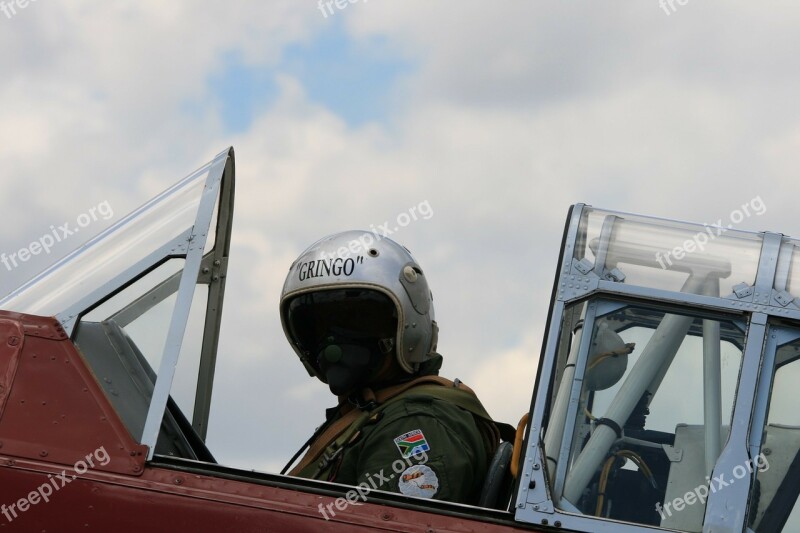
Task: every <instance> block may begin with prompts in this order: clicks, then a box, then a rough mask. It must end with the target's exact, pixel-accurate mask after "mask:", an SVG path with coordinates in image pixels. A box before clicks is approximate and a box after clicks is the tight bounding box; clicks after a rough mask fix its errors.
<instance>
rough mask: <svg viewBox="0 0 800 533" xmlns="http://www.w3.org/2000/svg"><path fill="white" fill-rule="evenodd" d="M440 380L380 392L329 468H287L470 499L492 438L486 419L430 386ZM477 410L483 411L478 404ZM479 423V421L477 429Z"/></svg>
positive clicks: (336, 414) (432, 371)
mask: <svg viewBox="0 0 800 533" xmlns="http://www.w3.org/2000/svg"><path fill="white" fill-rule="evenodd" d="M441 364H442V357H441V356H439V355H437V356H436V357H434V358H433V359H431V360H429V361H427V362H426V363H425V364H424V365H423V368H422V369H421V371H420V375H422V376H425V375H431V376H435V375H437V374H438V371H439V368H440V366H441ZM445 388H446V387H441V386H433V389H434V390H433V391H431V386H430V385H428V387H427V391H428V392H427V393H426V392H425V387H422V388H420V389H418V388H417V387H412V388H410V389H409V390H407V391H406V392H405V393H404V394H400V395H398V396H397V397H396V398H395V399H394V400H391V399H390V400H387V401H386V402H384V404H385V407H383V408H381V409H379V410H377V411H374V410H373V411H370V412H375V413H377V414H376V415H375V416H371V417H370V418H369V419H368V420H367V421H366V423H363V425H361V426H360V428H359V429H358V431H356V432H355V434H354V436H353V438H351V439H349V440H348V443H347V444H346V445H345V446H344V447H343V449H341V450H340V451H341V453H340V454H337V457H336V459H335V460H332V461H331V466H330V468H328V467H325V468H324V469H319V468H315V464H316V461H315V462H314V463H313V464H310V465H309V466H307V467H302V465H299V466H298V467H296V470H294V471H293V472H292V473H291V475H298V476H301V477H316V478H317V479H325V480H329V481H334V482H336V483H342V484H347V485H360V486H361V487H368V488H369V490H383V491H390V492H400V493H403V494H406V495H409V496H417V497H424V498H434V499H437V500H446V501H451V502H457V503H468V504H474V503H476V502H477V499H478V497H479V495H480V491H481V488H482V486H483V481H484V478H485V476H486V470H487V468H488V463H489V460H490V454H491V453H493V451H494V448H495V446H496V444H497V442H492V443H491V444H490V443H489V442H487V439H488V440H490V441H495V440H496V438H493V437H491V436H487V435H486V431H485V422H481V421H479V420H477V419H476V416H475V415H473V414H472V412H470V411H467V410H466V409H464V408H462V407H459V406H457V405H455V404H454V403H453V402H451V401H448V400H447V399H443V398H438V397H436V396H437V394H436V393H437V392H438V391H437V390H436V389H445ZM376 392H378V391H376ZM458 392H461V391H458ZM472 397H473V398H474V395H472ZM474 400H475V402H476V403H477V404H478V405H479V406H480V402H479V401H477V398H474ZM478 410H480V411H482V412H483V413H484V414H485V411H483V408H482V406H480V407H479V409H478ZM329 415H332V416H330V418H329V422H328V425H330V424H331V423H333V422H335V421H336V420H337V419H340V418H342V414H341V411H340V409H339V408H334V409H331V410H329ZM483 418H484V420H485V419H486V418H488V415H485V416H484V417H483ZM479 424H484V433H483V434H482V432H481V429H480V428H479ZM495 431H496V430H495ZM318 440H319V439H318ZM315 442H316V441H315ZM313 446H314V444H312V447H313ZM309 453H310V452H309Z"/></svg>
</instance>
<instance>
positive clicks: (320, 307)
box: [284, 289, 397, 367]
mask: <svg viewBox="0 0 800 533" xmlns="http://www.w3.org/2000/svg"><path fill="white" fill-rule="evenodd" d="M284 316H285V319H286V325H287V330H288V332H289V335H290V336H291V338H292V340H293V341H294V343H295V344H296V345H297V347H298V348H299V350H300V351H301V352H302V353H304V354H305V355H306V359H307V361H308V362H309V363H310V364H312V365H313V366H314V367H317V366H318V365H317V363H316V358H317V354H318V353H319V352H320V351H321V350H322V349H324V348H325V347H326V346H328V345H330V344H340V343H347V342H355V343H358V344H372V343H373V342H374V343H375V345H376V346H377V345H378V343H379V342H381V341H382V340H384V339H394V338H395V335H396V333H397V308H396V306H395V304H394V302H393V301H392V300H391V299H390V298H389V297H388V296H387V295H386V294H384V293H382V292H379V291H376V290H372V289H333V290H324V291H317V292H310V293H305V294H300V295H298V296H295V297H293V298H291V299H290V300H289V301H287V302H286V303H285V304H284Z"/></svg>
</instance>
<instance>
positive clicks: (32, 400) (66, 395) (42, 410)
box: [0, 311, 147, 475]
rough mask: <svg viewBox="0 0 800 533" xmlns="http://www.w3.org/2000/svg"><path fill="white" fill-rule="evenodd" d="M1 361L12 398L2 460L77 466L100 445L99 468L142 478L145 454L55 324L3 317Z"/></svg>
mask: <svg viewBox="0 0 800 533" xmlns="http://www.w3.org/2000/svg"><path fill="white" fill-rule="evenodd" d="M20 331H22V334H21V335H20ZM0 361H1V362H2V363H0V365H2V366H3V367H5V372H2V369H0V372H2V376H0V380H2V381H3V382H2V383H0V386H2V392H3V394H7V396H6V397H5V398H4V404H3V406H2V411H0V443H2V445H1V446H0V456H2V457H8V458H14V459H22V458H24V459H35V460H43V461H47V462H48V463H56V464H61V465H69V466H72V465H74V464H75V463H76V462H77V461H80V460H83V459H85V458H86V455H87V454H91V453H92V452H94V451H95V450H97V449H99V448H101V447H102V448H103V449H104V450H105V452H106V453H107V454H108V456H109V460H108V462H107V464H105V465H101V464H99V462H98V464H96V465H95V467H94V468H95V469H96V470H99V471H105V472H117V473H124V474H134V475H138V474H141V472H142V470H143V467H144V460H145V456H146V453H147V448H146V447H145V446H141V445H139V444H138V443H137V442H136V441H134V440H133V438H132V437H131V436H130V434H129V433H128V431H127V429H126V428H125V426H124V425H123V424H122V422H121V421H120V419H119V417H118V416H117V414H116V412H115V411H114V409H113V407H112V406H111V404H110V403H109V401H108V399H107V398H106V396H105V394H104V393H103V391H102V390H101V389H100V387H99V385H98V383H97V381H96V380H95V379H94V377H93V376H92V373H91V371H90V370H89V369H88V367H87V366H86V365H85V363H84V361H83V358H82V357H81V355H80V354H79V353H78V351H77V350H76V349H75V347H74V346H73V344H72V342H71V341H70V340H69V339H68V338H67V336H66V334H65V333H64V330H63V329H61V326H60V325H59V324H58V322H57V321H56V319H54V318H44V317H34V316H31V315H22V314H18V313H11V312H8V311H0ZM98 379H102V376H98ZM101 455H102V456H104V455H105V454H103V453H101ZM92 457H94V456H92ZM87 466H88V465H87Z"/></svg>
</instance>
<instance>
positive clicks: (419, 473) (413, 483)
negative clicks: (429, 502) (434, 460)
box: [397, 465, 439, 498]
mask: <svg viewBox="0 0 800 533" xmlns="http://www.w3.org/2000/svg"><path fill="white" fill-rule="evenodd" d="M397 486H398V488H399V489H400V492H402V493H403V494H405V495H406V496H416V497H417V498H432V497H433V496H434V495H435V494H436V491H437V490H439V478H438V477H436V472H434V471H433V469H432V468H431V467H429V466H427V465H414V466H410V467H408V468H406V469H405V470H404V471H403V473H402V474H400V479H399V480H398V484H397Z"/></svg>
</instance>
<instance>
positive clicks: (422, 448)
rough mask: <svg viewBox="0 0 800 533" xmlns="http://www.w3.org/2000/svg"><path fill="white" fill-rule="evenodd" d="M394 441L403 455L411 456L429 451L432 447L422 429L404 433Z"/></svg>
mask: <svg viewBox="0 0 800 533" xmlns="http://www.w3.org/2000/svg"><path fill="white" fill-rule="evenodd" d="M394 443H395V445H397V449H398V450H400V455H402V456H403V457H411V456H412V455H417V454H418V453H422V452H427V451H428V450H430V449H431V447H430V446H429V445H428V441H427V440H426V439H425V435H424V434H423V433H422V430H421V429H415V430H414V431H409V432H408V433H403V434H402V435H400V436H399V437H397V438H395V439H394Z"/></svg>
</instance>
